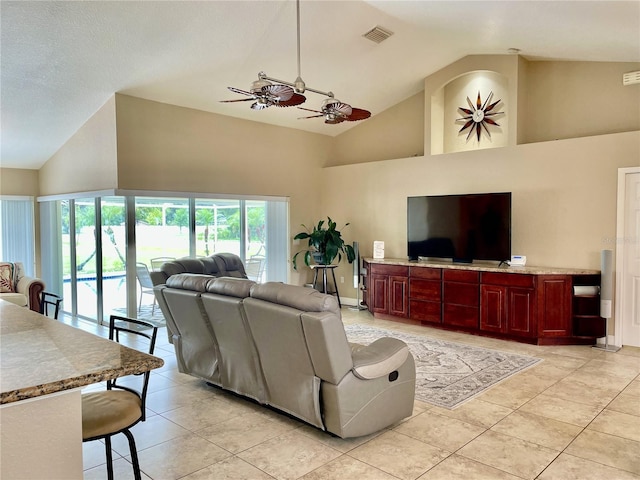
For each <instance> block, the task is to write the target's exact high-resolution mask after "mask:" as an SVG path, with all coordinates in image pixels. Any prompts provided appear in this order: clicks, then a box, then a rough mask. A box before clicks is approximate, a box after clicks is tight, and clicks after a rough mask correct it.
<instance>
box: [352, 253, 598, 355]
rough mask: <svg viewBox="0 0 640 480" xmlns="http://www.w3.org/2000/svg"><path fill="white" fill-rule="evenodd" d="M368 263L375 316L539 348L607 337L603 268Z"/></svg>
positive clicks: (368, 293) (367, 260) (367, 285)
mask: <svg viewBox="0 0 640 480" xmlns="http://www.w3.org/2000/svg"><path fill="white" fill-rule="evenodd" d="M364 267H365V272H366V274H365V276H364V292H365V294H364V299H365V300H366V304H367V307H368V309H369V311H370V312H371V313H372V314H373V315H374V316H375V317H379V318H385V319H388V320H396V321H402V322H409V323H414V324H420V325H427V326H433V327H439V328H447V329H453V330H459V331H464V332H468V333H472V334H476V335H486V336H492V337H497V338H504V339H507V340H516V341H520V342H526V343H534V344H539V345H563V344H564V345H567V344H583V345H584V344H587V345H590V344H594V343H595V342H596V339H597V338H600V337H603V336H604V335H605V321H604V319H603V318H601V317H600V316H599V314H600V310H599V308H600V295H599V288H598V287H599V286H600V272H599V271H598V270H583V269H568V268H546V267H509V266H507V267H498V266H492V265H490V264H487V265H479V264H458V263H451V262H449V263H447V262H431V261H430V262H425V261H419V262H418V261H408V260H401V259H373V258H365V259H364ZM575 287H578V288H575Z"/></svg>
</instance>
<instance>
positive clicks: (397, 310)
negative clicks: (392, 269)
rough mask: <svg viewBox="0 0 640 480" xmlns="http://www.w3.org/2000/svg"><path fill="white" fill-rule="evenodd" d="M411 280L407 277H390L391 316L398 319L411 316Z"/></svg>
mask: <svg viewBox="0 0 640 480" xmlns="http://www.w3.org/2000/svg"><path fill="white" fill-rule="evenodd" d="M408 300H409V279H408V278H407V277H397V276H390V277H389V314H390V315H395V316H396V317H407V316H409V309H408V308H407V306H408V304H409V302H408Z"/></svg>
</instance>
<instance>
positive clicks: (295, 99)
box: [274, 93, 307, 107]
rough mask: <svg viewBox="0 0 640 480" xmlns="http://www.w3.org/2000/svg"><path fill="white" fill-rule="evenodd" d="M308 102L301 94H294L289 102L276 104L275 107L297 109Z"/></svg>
mask: <svg viewBox="0 0 640 480" xmlns="http://www.w3.org/2000/svg"><path fill="white" fill-rule="evenodd" d="M306 100H307V97H305V96H304V95H300V94H299V93H294V94H293V96H292V97H291V98H290V99H289V100H287V101H285V102H283V101H279V102H276V103H275V104H274V105H275V106H276V107H295V106H296V105H301V104H303V103H304V102H305V101H306Z"/></svg>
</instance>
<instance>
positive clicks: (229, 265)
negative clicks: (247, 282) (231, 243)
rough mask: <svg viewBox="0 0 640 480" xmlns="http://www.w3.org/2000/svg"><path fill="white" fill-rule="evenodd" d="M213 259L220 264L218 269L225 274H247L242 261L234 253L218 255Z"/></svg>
mask: <svg viewBox="0 0 640 480" xmlns="http://www.w3.org/2000/svg"><path fill="white" fill-rule="evenodd" d="M212 259H213V260H215V261H216V262H217V263H218V268H219V269H220V270H221V271H223V272H229V273H231V272H242V274H243V275H244V273H245V271H244V265H243V264H242V260H240V257H239V256H237V255H235V254H233V253H216V254H215V255H213V257H212ZM234 276H235V275H234Z"/></svg>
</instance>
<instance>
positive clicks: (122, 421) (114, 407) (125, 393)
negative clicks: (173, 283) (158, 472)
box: [82, 315, 158, 480]
mask: <svg viewBox="0 0 640 480" xmlns="http://www.w3.org/2000/svg"><path fill="white" fill-rule="evenodd" d="M116 322H119V323H116ZM131 325H137V326H138V327H142V328H144V329H146V330H147V331H139V330H133V329H132V328H130V327H131ZM149 330H150V332H148V331H149ZM121 334H126V335H138V336H141V337H144V338H146V339H147V340H148V341H149V345H148V348H147V350H146V351H147V352H148V353H149V354H150V355H153V350H154V347H155V344H156V337H157V335H158V327H156V326H155V325H152V324H150V323H148V322H143V321H141V320H135V319H132V318H128V317H121V316H117V315H111V318H110V320H109V340H113V341H115V342H118V343H120V341H121V339H120V335H121ZM123 340H124V339H123ZM150 374H151V372H145V373H142V374H140V375H142V376H143V379H142V385H141V388H140V389H139V390H137V389H134V388H131V387H125V386H122V385H118V384H117V383H116V380H117V379H114V380H107V390H103V391H100V392H91V393H84V394H82V441H83V442H90V441H92V440H104V446H105V451H106V455H107V478H108V480H113V458H112V453H111V437H112V436H113V435H117V434H118V433H122V434H124V435H125V436H126V437H127V440H128V441H129V451H130V453H131V463H132V465H133V475H134V478H135V479H136V480H141V477H142V475H141V474H140V464H139V462H138V451H137V449H136V442H135V439H134V438H133V434H132V433H131V431H130V429H131V427H133V426H134V425H136V424H137V423H138V422H144V420H145V414H146V404H145V402H146V397H147V388H148V386H149V376H150Z"/></svg>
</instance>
